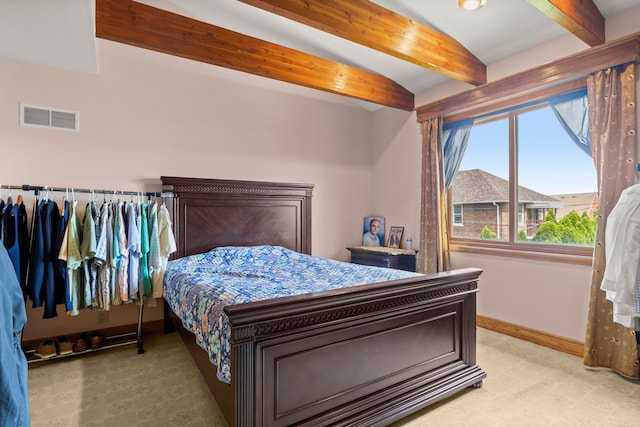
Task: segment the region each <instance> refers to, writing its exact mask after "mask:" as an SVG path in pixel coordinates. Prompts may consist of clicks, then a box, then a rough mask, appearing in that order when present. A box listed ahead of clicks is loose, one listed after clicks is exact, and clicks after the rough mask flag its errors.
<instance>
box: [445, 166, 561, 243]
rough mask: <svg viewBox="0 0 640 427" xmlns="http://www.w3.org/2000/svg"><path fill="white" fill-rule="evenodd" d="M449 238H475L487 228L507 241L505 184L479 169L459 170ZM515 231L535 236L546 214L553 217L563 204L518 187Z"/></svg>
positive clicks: (507, 189) (505, 182)
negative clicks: (551, 213) (549, 213)
mask: <svg viewBox="0 0 640 427" xmlns="http://www.w3.org/2000/svg"><path fill="white" fill-rule="evenodd" d="M451 199H452V205H453V218H452V227H451V228H452V235H453V237H461V238H469V239H478V238H480V233H481V232H482V230H483V229H484V228H485V227H487V228H488V229H489V230H490V231H492V232H494V233H496V234H497V238H498V239H499V240H508V239H509V235H508V233H509V182H508V181H507V180H505V179H502V178H500V177H497V176H495V175H492V174H490V173H489V172H486V171H483V170H481V169H471V170H465V171H459V172H458V174H457V175H456V177H455V179H454V181H453V185H452V186H451ZM518 200H520V204H519V206H518V232H520V231H524V232H525V233H526V235H527V237H528V238H532V237H533V236H535V234H536V232H537V231H538V226H539V225H540V224H541V223H542V221H543V219H544V217H545V216H546V215H547V213H548V212H549V211H553V213H554V214H556V216H557V213H558V211H559V210H560V209H562V208H563V207H564V203H563V202H562V201H561V200H559V199H557V198H555V197H552V196H547V195H544V194H541V193H538V192H537V191H533V190H531V189H529V188H526V187H523V186H521V185H520V186H518Z"/></svg>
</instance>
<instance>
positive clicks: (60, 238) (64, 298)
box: [54, 199, 71, 311]
mask: <svg viewBox="0 0 640 427" xmlns="http://www.w3.org/2000/svg"><path fill="white" fill-rule="evenodd" d="M62 203H63V207H62V209H61V211H60V221H59V222H58V230H57V231H56V237H55V239H54V241H55V244H54V253H55V254H56V255H57V256H56V258H57V259H56V260H55V262H54V270H55V271H54V281H55V287H56V289H55V300H56V304H64V305H65V308H66V310H67V311H69V310H71V299H70V294H69V291H68V288H69V280H68V274H67V263H66V262H65V261H63V260H61V259H60V251H61V250H62V247H63V245H65V252H66V244H67V242H66V240H65V238H64V236H65V234H66V231H67V225H68V224H69V201H68V200H66V199H65V200H63V202H62Z"/></svg>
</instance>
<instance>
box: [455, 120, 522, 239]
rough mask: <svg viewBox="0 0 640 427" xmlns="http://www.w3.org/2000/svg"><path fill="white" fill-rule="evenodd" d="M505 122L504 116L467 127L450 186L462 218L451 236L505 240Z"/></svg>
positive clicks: (506, 226)
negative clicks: (455, 171)
mask: <svg viewBox="0 0 640 427" xmlns="http://www.w3.org/2000/svg"><path fill="white" fill-rule="evenodd" d="M508 130H509V123H508V120H507V119H506V118H504V119H500V120H495V121H491V122H487V123H483V124H475V125H474V126H473V128H472V129H471V134H470V136H469V143H468V145H467V149H466V151H465V153H464V156H463V158H462V163H461V164H460V170H459V171H458V174H457V175H456V177H455V179H454V181H453V184H452V186H451V196H452V203H453V204H459V205H460V206H461V209H462V212H461V215H460V217H461V218H463V219H464V223H463V224H462V225H456V226H455V227H452V231H451V233H452V237H461V238H469V239H482V238H489V239H494V240H506V241H508V240H509V231H508V230H509V132H508Z"/></svg>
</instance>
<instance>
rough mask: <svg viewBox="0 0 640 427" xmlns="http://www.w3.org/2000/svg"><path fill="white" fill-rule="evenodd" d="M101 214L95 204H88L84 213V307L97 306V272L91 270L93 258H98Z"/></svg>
mask: <svg viewBox="0 0 640 427" xmlns="http://www.w3.org/2000/svg"><path fill="white" fill-rule="evenodd" d="M99 216H100V213H99V212H98V209H97V206H96V204H95V203H94V202H89V203H87V207H86V208H85V211H84V221H83V227H82V242H81V244H80V252H81V253H82V269H83V271H84V306H85V307H93V306H95V305H96V298H97V289H96V270H95V269H93V268H91V266H92V265H93V258H94V257H95V256H96V245H97V240H98V230H97V221H99V220H100V218H99Z"/></svg>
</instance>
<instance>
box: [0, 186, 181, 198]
mask: <svg viewBox="0 0 640 427" xmlns="http://www.w3.org/2000/svg"><path fill="white" fill-rule="evenodd" d="M4 189H7V190H22V191H34V192H35V193H36V195H38V194H39V193H40V191H43V190H45V191H57V192H66V191H70V190H73V191H74V192H76V193H89V194H90V193H94V194H95V193H97V194H116V195H125V196H138V195H141V196H147V197H151V196H154V197H173V193H162V192H153V191H120V190H93V189H90V188H75V187H45V186H41V185H28V184H24V185H3V184H0V190H4Z"/></svg>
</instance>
